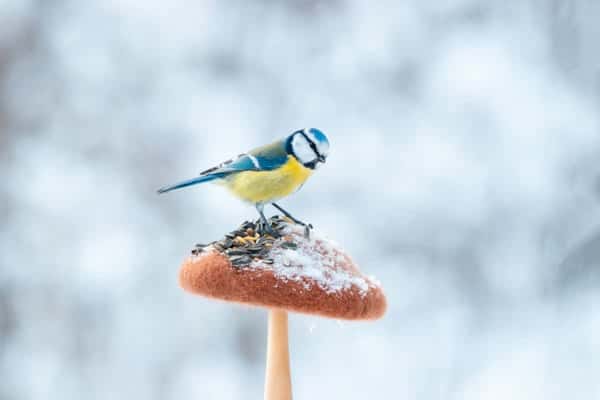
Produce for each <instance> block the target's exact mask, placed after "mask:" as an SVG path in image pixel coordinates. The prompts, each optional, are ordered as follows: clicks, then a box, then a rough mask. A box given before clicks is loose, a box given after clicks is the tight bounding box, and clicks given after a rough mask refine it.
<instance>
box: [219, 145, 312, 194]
mask: <svg viewBox="0 0 600 400" xmlns="http://www.w3.org/2000/svg"><path fill="white" fill-rule="evenodd" d="M311 174H312V170H311V169H309V168H306V167H305V166H303V165H302V164H300V163H299V162H298V161H297V160H296V159H295V158H294V157H291V156H288V159H287V161H286V163H285V164H284V165H283V166H281V167H280V168H277V169H274V170H272V171H245V172H238V173H236V174H232V175H230V176H229V177H228V178H226V179H225V180H224V181H223V183H224V184H225V186H226V187H227V188H228V189H229V190H230V191H231V192H233V194H235V195H236V196H238V197H240V198H241V199H243V200H245V201H248V202H251V203H268V202H273V201H276V200H277V199H280V198H282V197H285V196H288V195H289V194H291V193H293V192H295V191H296V190H298V189H299V188H300V186H302V184H303V183H304V182H305V181H306V180H307V179H308V177H309V176H310V175H311Z"/></svg>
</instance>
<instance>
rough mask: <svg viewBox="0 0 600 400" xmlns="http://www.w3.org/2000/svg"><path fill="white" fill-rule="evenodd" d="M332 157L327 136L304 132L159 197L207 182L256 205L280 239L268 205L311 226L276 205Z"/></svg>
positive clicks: (254, 151)
mask: <svg viewBox="0 0 600 400" xmlns="http://www.w3.org/2000/svg"><path fill="white" fill-rule="evenodd" d="M328 154H329V141H328V140H327V136H325V134H324V133H323V132H321V131H320V130H318V129H315V128H310V129H302V130H298V131H295V132H294V133H292V134H291V135H289V136H288V137H286V138H285V139H281V140H278V141H276V142H274V143H272V144H269V145H266V146H262V147H258V148H256V149H254V150H250V151H249V152H247V153H243V154H240V155H239V156H237V157H236V158H234V159H231V160H228V161H225V162H223V163H221V164H219V165H218V166H216V167H213V168H210V169H207V170H206V171H203V172H201V173H200V176H198V177H196V178H192V179H188V180H186V181H183V182H179V183H176V184H174V185H169V186H165V187H163V188H161V189H159V190H158V193H165V192H169V191H171V190H175V189H181V188H184V187H187V186H191V185H196V184H198V183H204V182H215V183H218V184H221V185H223V186H225V187H226V188H227V189H229V191H230V192H231V193H233V194H234V195H235V196H237V197H238V198H239V199H241V200H243V201H245V202H248V203H252V204H254V205H255V207H256V210H257V211H258V214H259V215H260V220H261V222H262V226H263V227H264V228H265V230H266V231H267V232H268V233H269V234H271V235H273V236H277V235H276V234H275V232H274V231H273V229H272V228H271V226H270V225H269V223H268V222H267V219H266V218H265V215H264V213H263V209H264V206H265V204H272V205H273V206H274V207H275V208H277V209H278V210H279V211H281V212H282V213H283V214H284V215H285V216H287V217H288V218H290V219H291V220H293V221H294V222H296V223H298V224H301V225H304V226H307V225H306V224H305V223H303V222H302V221H299V220H297V219H296V218H294V217H293V216H292V215H291V214H290V213H288V212H287V211H285V210H284V209H283V208H281V207H280V206H279V205H277V204H276V203H275V202H276V201H277V200H279V199H281V198H283V197H286V196H288V195H290V194H292V193H294V192H295V191H297V190H298V189H300V188H301V187H302V185H303V184H304V183H305V182H306V180H307V179H308V178H309V177H310V176H311V175H312V173H313V172H314V170H315V169H317V168H318V166H319V165H320V164H321V163H325V161H326V159H327V156H328Z"/></svg>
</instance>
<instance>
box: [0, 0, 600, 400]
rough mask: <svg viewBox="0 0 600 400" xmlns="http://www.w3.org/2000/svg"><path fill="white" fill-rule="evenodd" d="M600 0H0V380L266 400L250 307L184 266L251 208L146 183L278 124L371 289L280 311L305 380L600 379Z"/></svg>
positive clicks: (388, 383)
mask: <svg viewBox="0 0 600 400" xmlns="http://www.w3.org/2000/svg"><path fill="white" fill-rule="evenodd" d="M599 20H600V3H599V2H597V1H594V0H546V1H544V0H526V1H520V0H508V1H504V2H497V1H483V0H444V1H436V0H426V1H424V0H405V1H377V2H364V1H359V0H354V1H353V0H327V1H317V0H296V1H272V0H260V1H252V2H248V1H242V0H238V1H216V0H212V1H209V0H194V1H186V0H173V1H170V2H165V1H158V0H144V1H141V0H94V1H86V2H81V1H76V0H51V1H46V0H44V1H42V0H37V1H34V0H0V179H1V182H2V184H1V185H0V196H1V197H0V383H1V384H0V399H2V400H4V399H6V400H13V399H15V400H17V399H82V398H85V399H133V398H142V399H182V398H194V399H257V398H261V396H262V385H263V374H264V369H263V368H264V353H265V334H266V313H265V312H264V311H263V310H257V309H248V308H244V307H241V306H234V305H230V304H224V303H218V302H213V301H209V300H206V299H204V298H200V297H194V296H191V295H188V294H186V293H184V292H183V291H182V290H181V289H179V287H178V285H177V273H178V269H179V265H180V262H181V261H182V260H183V258H184V257H185V256H186V255H187V254H188V253H189V251H190V249H191V248H192V247H193V245H194V244H195V243H198V242H202V243H204V242H208V241H211V240H214V239H216V238H218V237H219V236H220V235H221V234H222V233H223V232H225V231H228V230H230V229H232V228H235V227H236V226H237V225H238V223H240V222H241V221H242V220H244V219H248V218H255V211H254V210H253V209H252V207H249V206H246V205H244V204H242V203H239V202H238V201H237V200H235V199H233V198H231V197H230V196H229V195H228V194H227V193H226V192H225V191H223V190H222V189H221V188H219V187H216V186H203V187H198V188H194V189H189V190H187V191H181V192H175V193H172V194H169V195H165V196H158V195H156V193H155V190H156V189H157V188H158V187H160V186H162V185H164V184H167V183H171V182H173V181H177V180H179V179H181V178H188V177H191V176H194V175H196V174H197V173H198V172H199V171H201V170H203V169H205V168H208V167H211V166H213V165H214V164H216V163H218V162H220V161H223V160H225V159H228V158H229V157H231V156H234V155H236V154H238V153H240V152H242V151H244V150H247V149H249V148H252V147H254V146H256V145H260V144H263V143H268V142H270V141H273V140H276V139H279V138H281V137H283V136H285V135H287V134H288V133H290V132H292V131H293V130H295V129H298V128H303V127H318V128H320V129H322V130H323V131H324V132H326V133H327V134H328V135H329V137H330V140H331V143H332V149H331V155H330V158H329V160H328V163H327V164H326V165H325V166H324V167H323V168H322V169H320V170H319V171H318V173H317V174H316V176H315V177H314V178H313V179H312V180H310V181H309V182H308V183H307V184H306V185H305V187H304V188H303V190H302V191H301V192H299V193H297V194H296V195H295V196H293V197H290V198H288V199H286V200H284V201H283V202H282V206H284V207H286V208H289V209H290V211H293V212H294V213H295V214H296V215H297V216H298V217H300V218H302V219H305V220H308V221H311V222H313V224H314V225H315V226H316V227H317V228H318V229H319V230H320V231H321V232H322V233H323V234H325V235H327V236H329V237H331V238H333V239H335V240H336V241H337V242H339V243H341V244H342V245H343V246H344V247H345V248H346V249H347V250H348V251H349V252H350V253H351V254H352V255H353V256H354V258H355V260H356V261H357V262H358V263H359V265H360V266H361V267H362V269H363V271H365V272H366V273H368V274H374V275H376V276H377V277H378V278H379V280H381V281H382V283H383V285H384V288H385V290H386V293H387V295H388V300H389V310H388V313H387V315H386V316H385V318H384V319H383V320H381V321H378V322H375V323H339V322H336V321H331V320H323V319H318V318H313V317H304V316H298V315H295V316H292V317H291V338H290V340H291V351H292V353H291V357H292V375H293V384H294V392H295V397H296V398H297V399H312V398H315V399H317V398H323V399H326V398H339V399H363V398H365V397H367V396H369V397H370V398H381V399H383V398H386V399H387V398H389V399H396V398H402V399H505V398H511V399H528V400H530V399H565V398H571V399H583V398H585V399H589V398H597V397H600V380H599V379H598V376H599V375H600V309H599V307H598V304H600V303H599V301H600V296H599V295H598V289H599V288H600V273H599V268H600V222H599V220H598V219H599V217H600V208H599V201H600V165H599V163H598V159H599V157H600V135H599V128H600V109H599V105H600V52H599V51H598V38H599V37H600V24H598V21H599Z"/></svg>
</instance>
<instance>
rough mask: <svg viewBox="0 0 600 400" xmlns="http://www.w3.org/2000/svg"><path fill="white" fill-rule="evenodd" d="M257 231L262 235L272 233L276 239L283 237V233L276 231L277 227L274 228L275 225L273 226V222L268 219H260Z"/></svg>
mask: <svg viewBox="0 0 600 400" xmlns="http://www.w3.org/2000/svg"><path fill="white" fill-rule="evenodd" d="M256 231H257V232H258V233H259V235H261V236H264V235H270V236H272V237H274V238H276V239H277V238H280V237H281V234H280V233H279V232H277V231H275V229H273V226H271V224H270V223H269V222H266V221H265V222H263V221H259V222H258V224H257V225H256Z"/></svg>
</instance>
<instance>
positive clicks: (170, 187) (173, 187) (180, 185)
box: [158, 174, 222, 194]
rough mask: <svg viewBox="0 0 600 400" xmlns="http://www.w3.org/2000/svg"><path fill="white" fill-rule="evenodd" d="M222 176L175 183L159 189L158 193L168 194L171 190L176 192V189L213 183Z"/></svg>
mask: <svg viewBox="0 0 600 400" xmlns="http://www.w3.org/2000/svg"><path fill="white" fill-rule="evenodd" d="M221 176H222V175H221V174H212V175H202V176H198V177H196V178H192V179H188V180H185V181H182V182H178V183H175V184H173V185H168V186H165V187H162V188H160V189H158V193H159V194H160V193H166V192H170V191H171V190H176V189H181V188H184V187H188V186H192V185H196V184H198V183H204V182H209V181H212V180H214V179H217V178H221Z"/></svg>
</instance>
